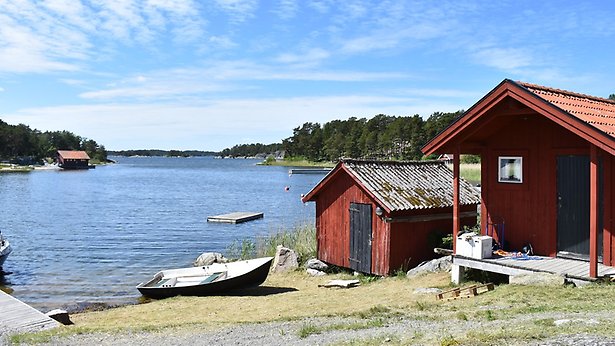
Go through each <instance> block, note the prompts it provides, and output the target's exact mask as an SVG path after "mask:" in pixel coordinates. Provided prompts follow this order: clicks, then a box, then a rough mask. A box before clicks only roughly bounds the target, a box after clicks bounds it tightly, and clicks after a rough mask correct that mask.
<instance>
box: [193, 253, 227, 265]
mask: <svg viewBox="0 0 615 346" xmlns="http://www.w3.org/2000/svg"><path fill="white" fill-rule="evenodd" d="M226 262H228V260H227V259H226V258H225V257H224V256H222V254H221V253H218V252H203V253H202V254H201V255H200V256H199V257H198V258H197V259H196V261H194V262H192V265H193V266H195V267H203V266H208V265H210V264H214V263H226Z"/></svg>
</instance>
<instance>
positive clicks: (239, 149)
mask: <svg viewBox="0 0 615 346" xmlns="http://www.w3.org/2000/svg"><path fill="white" fill-rule="evenodd" d="M282 150H283V147H282V143H273V144H261V143H254V144H238V145H235V146H233V147H232V148H230V149H229V148H227V149H224V150H222V151H221V152H220V155H221V156H231V157H237V156H248V157H254V156H258V155H263V154H273V155H275V154H276V153H280V152H281V151H282Z"/></svg>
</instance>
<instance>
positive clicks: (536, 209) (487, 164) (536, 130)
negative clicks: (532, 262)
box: [480, 114, 615, 264]
mask: <svg viewBox="0 0 615 346" xmlns="http://www.w3.org/2000/svg"><path fill="white" fill-rule="evenodd" d="M503 118H505V119H503ZM492 119H493V118H492ZM481 131H484V132H486V133H489V136H487V137H485V138H481V146H482V148H483V149H482V151H481V152H480V154H481V157H482V166H481V169H482V174H481V175H482V205H481V208H482V216H481V224H482V225H486V224H487V221H488V220H487V218H488V217H489V216H497V217H501V218H503V219H504V220H505V241H506V243H507V244H508V245H509V246H508V250H518V249H521V247H522V246H523V245H525V244H527V243H531V244H532V246H533V248H534V252H536V253H537V254H542V255H549V256H555V255H556V252H557V248H556V247H557V185H556V184H557V182H556V168H557V156H558V155H589V144H588V143H587V142H586V141H584V140H583V139H581V138H580V137H578V136H576V135H574V134H573V133H571V132H569V131H567V130H565V129H563V128H562V127H561V126H559V125H557V124H555V123H554V122H552V121H550V120H549V119H547V118H545V117H543V116H540V115H538V114H535V115H525V116H508V117H501V118H499V119H497V120H493V121H492V122H491V123H490V124H486V125H485V127H483V128H482V129H481ZM498 156H522V157H523V183H522V184H507V183H499V182H498V181H497V180H498V176H497V174H498V162H497V160H498ZM601 156H602V159H603V165H604V166H603V167H604V183H605V184H604V191H605V195H604V203H605V208H604V210H605V213H604V228H605V230H604V235H605V237H604V239H603V240H602V239H601V240H600V241H604V249H605V251H604V262H605V264H609V263H610V264H613V258H612V256H611V253H612V252H613V251H614V250H615V244H614V241H613V236H612V233H613V232H612V230H613V220H612V217H613V215H614V214H615V213H614V211H613V203H612V200H613V198H614V197H615V196H613V191H612V190H613V184H612V182H611V181H612V172H613V171H614V167H613V164H614V160H613V159H612V157H611V156H610V155H607V154H605V153H601ZM483 232H484V227H483Z"/></svg>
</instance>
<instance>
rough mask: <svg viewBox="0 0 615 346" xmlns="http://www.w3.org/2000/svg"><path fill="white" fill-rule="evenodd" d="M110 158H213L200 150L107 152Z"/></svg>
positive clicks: (210, 153) (210, 154) (210, 152)
mask: <svg viewBox="0 0 615 346" xmlns="http://www.w3.org/2000/svg"><path fill="white" fill-rule="evenodd" d="M108 154H109V155H112V156H169V157H190V156H214V155H216V152H214V151H202V150H159V149H139V150H119V151H113V150H109V151H108Z"/></svg>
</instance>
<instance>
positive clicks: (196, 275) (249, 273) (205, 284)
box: [137, 257, 273, 299]
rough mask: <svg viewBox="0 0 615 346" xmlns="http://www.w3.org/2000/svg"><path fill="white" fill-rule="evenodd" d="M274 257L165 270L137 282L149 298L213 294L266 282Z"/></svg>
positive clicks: (138, 287) (139, 288) (143, 293)
mask: <svg viewBox="0 0 615 346" xmlns="http://www.w3.org/2000/svg"><path fill="white" fill-rule="evenodd" d="M272 261H273V257H262V258H256V259H251V260H245V261H237V262H230V263H214V264H211V265H208V266H202V267H189V268H179V269H167V270H162V271H160V272H158V273H156V274H154V276H153V277H152V278H151V279H150V280H149V281H146V282H142V283H140V284H138V285H137V289H138V290H139V292H141V294H142V295H144V296H146V297H149V298H156V299H159V298H168V297H173V296H179V295H181V296H210V295H219V294H225V293H227V292H228V291H231V290H234V289H238V288H246V287H253V286H258V285H260V284H262V283H263V282H264V281H265V279H267V275H268V274H269V268H270V267H271V262H272Z"/></svg>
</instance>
